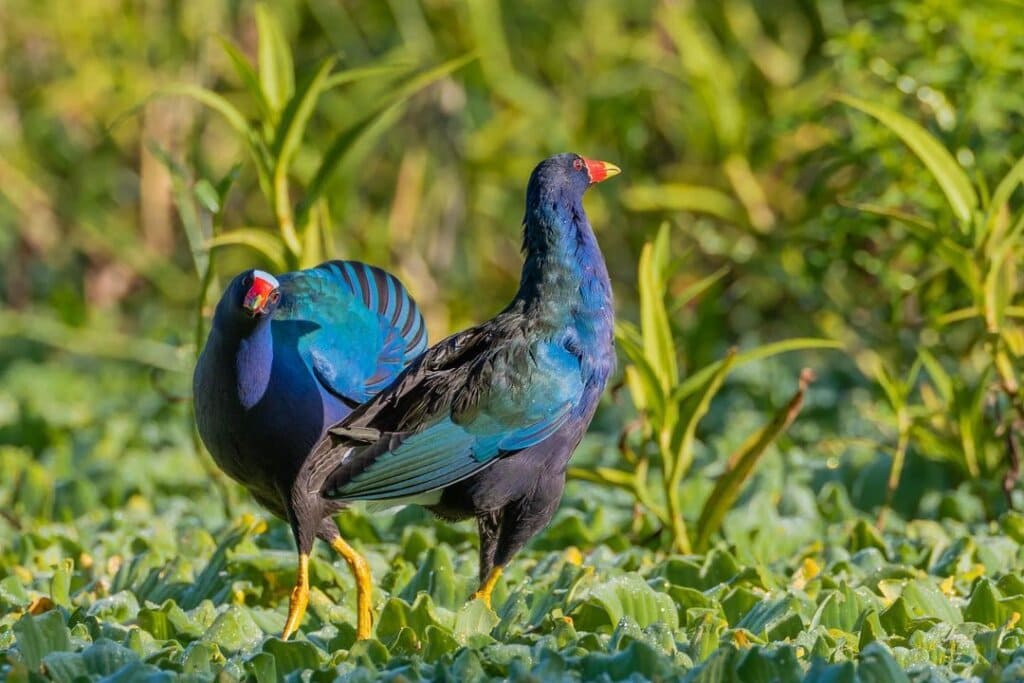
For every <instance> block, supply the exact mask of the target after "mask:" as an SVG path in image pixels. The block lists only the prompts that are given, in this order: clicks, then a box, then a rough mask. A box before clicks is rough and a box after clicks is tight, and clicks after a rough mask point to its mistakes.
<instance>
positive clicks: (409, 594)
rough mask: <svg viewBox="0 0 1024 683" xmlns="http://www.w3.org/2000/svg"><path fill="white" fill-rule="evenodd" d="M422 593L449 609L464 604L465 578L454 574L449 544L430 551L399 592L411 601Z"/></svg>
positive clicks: (465, 593) (401, 596)
mask: <svg viewBox="0 0 1024 683" xmlns="http://www.w3.org/2000/svg"><path fill="white" fill-rule="evenodd" d="M420 593H426V594H427V595H429V596H430V597H431V599H432V600H433V602H434V604H437V605H439V606H441V607H444V608H447V609H457V608H458V607H460V606H461V605H462V604H463V601H464V600H465V598H466V595H467V593H468V591H467V587H466V586H465V584H464V581H463V580H462V577H461V576H459V577H457V576H456V575H455V570H454V565H453V562H452V554H451V550H449V548H448V546H447V545H438V546H435V547H433V548H431V549H430V550H428V551H427V554H426V556H424V558H423V560H422V561H421V562H420V566H419V568H418V569H417V571H416V574H415V575H414V576H413V578H412V580H411V581H409V583H408V584H406V585H405V587H404V588H402V590H401V591H399V592H398V597H400V598H402V599H403V600H405V601H406V602H409V603H412V602H413V601H414V600H416V601H418V597H417V596H418V595H419V594H420ZM421 632H422V631H421Z"/></svg>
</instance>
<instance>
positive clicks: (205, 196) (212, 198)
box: [192, 178, 221, 213]
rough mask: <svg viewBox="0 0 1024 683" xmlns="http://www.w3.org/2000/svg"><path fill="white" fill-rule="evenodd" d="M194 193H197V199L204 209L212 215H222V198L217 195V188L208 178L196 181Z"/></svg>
mask: <svg viewBox="0 0 1024 683" xmlns="http://www.w3.org/2000/svg"><path fill="white" fill-rule="evenodd" d="M192 191H193V192H195V193H196V199H198V200H199V203H200V204H202V205H203V208H204V209H206V210H207V211H209V212H210V213H220V209H221V206H220V197H219V196H218V194H217V188H215V187H214V186H213V183H211V182H210V181H209V180H207V179H206V178H200V179H199V180H198V181H196V184H195V187H193V188H192Z"/></svg>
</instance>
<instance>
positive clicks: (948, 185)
mask: <svg viewBox="0 0 1024 683" xmlns="http://www.w3.org/2000/svg"><path fill="white" fill-rule="evenodd" d="M837 99H838V100H839V101H840V102H843V103H845V104H847V105H849V106H851V107H853V108H854V109H859V110H860V111H862V112H864V113H865V114H868V115H869V116H872V117H874V118H876V119H878V120H879V121H880V122H881V123H882V124H883V125H885V127H886V128H888V129H889V130H891V131H892V132H893V133H895V134H896V135H898V136H899V137H900V139H901V140H903V142H904V143H905V144H906V145H907V146H908V147H910V149H911V150H912V151H913V152H914V154H916V155H917V157H918V158H919V159H920V160H921V161H922V163H924V165H925V166H926V167H927V168H928V170H929V172H931V174H932V176H934V178H935V180H936V181H938V183H939V186H940V187H941V188H942V191H943V192H944V193H945V195H946V199H947V200H948V201H949V205H950V208H952V209H953V214H954V215H955V216H956V217H957V219H958V220H959V221H960V224H961V227H962V229H963V230H964V231H965V232H966V230H967V228H969V226H970V222H971V218H972V215H973V212H974V209H975V208H976V207H977V206H978V195H977V193H976V192H975V191H974V186H973V185H971V181H970V179H968V177H967V174H966V173H964V171H963V169H962V168H960V164H958V163H957V162H956V160H955V159H954V158H953V156H952V155H951V154H950V153H949V152H948V151H947V150H946V148H945V147H943V146H942V145H941V144H940V143H939V142H938V141H937V140H936V139H935V138H934V137H932V136H931V134H929V133H928V131H926V130H925V129H924V128H922V127H921V126H920V125H919V124H917V123H915V122H914V121H911V120H910V119H909V118H907V117H906V116H904V115H903V114H900V113H899V112H895V111H892V110H890V109H886V108H885V107H883V106H881V105H878V104H874V103H872V102H868V101H866V100H861V99H858V98H856V97H850V96H849V95H840V96H839V97H838V98H837Z"/></svg>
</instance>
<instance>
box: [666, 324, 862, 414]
mask: <svg viewBox="0 0 1024 683" xmlns="http://www.w3.org/2000/svg"><path fill="white" fill-rule="evenodd" d="M842 348H843V344H842V343H841V342H838V341H836V340H834V339H817V338H814V337H798V338H795V339H784V340H782V341H777V342H772V343H770V344H764V345H763V346H758V347H756V348H753V349H749V350H747V351H740V352H739V353H737V354H736V356H735V360H734V361H733V364H734V366H735V367H740V366H743V365H746V364H747V363H750V362H752V361H755V360H763V359H765V358H770V357H772V356H777V355H779V354H780V353H788V352H790V351H806V350H810V349H842ZM723 362H724V361H716V362H714V363H711V364H710V365H706V366H705V367H703V368H701V369H700V370H698V371H697V372H695V373H693V374H691V375H690V376H689V377H687V378H686V379H685V380H684V381H683V382H681V383H680V384H679V385H678V386H677V387H676V388H675V390H674V391H673V392H672V396H671V399H670V400H671V401H673V402H679V401H683V400H685V399H686V398H688V397H689V396H691V395H692V394H693V393H694V392H695V391H697V390H698V389H700V388H701V387H703V386H704V385H705V384H707V382H708V380H709V379H710V378H711V377H712V376H713V375H714V374H715V373H716V372H717V371H718V369H719V367H720V366H721V364H722V363H723Z"/></svg>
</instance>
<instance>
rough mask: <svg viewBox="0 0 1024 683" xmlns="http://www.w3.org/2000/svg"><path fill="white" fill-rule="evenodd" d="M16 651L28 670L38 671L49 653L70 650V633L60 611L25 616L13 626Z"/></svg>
mask: <svg viewBox="0 0 1024 683" xmlns="http://www.w3.org/2000/svg"><path fill="white" fill-rule="evenodd" d="M13 629H14V635H15V638H16V639H17V643H18V651H19V652H20V653H21V656H22V658H23V659H24V660H25V663H26V664H27V665H28V667H29V668H30V669H38V668H39V664H40V663H41V662H42V661H43V657H45V656H46V655H47V654H49V653H51V652H66V651H69V650H70V649H71V632H70V631H68V627H67V624H66V623H65V622H64V615H63V614H62V613H61V611H60V610H50V611H49V612H45V613H43V614H40V615H39V616H35V617H34V616H32V615H31V614H26V615H25V616H23V617H22V618H21V619H18V621H16V622H15V623H14V626H13Z"/></svg>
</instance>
